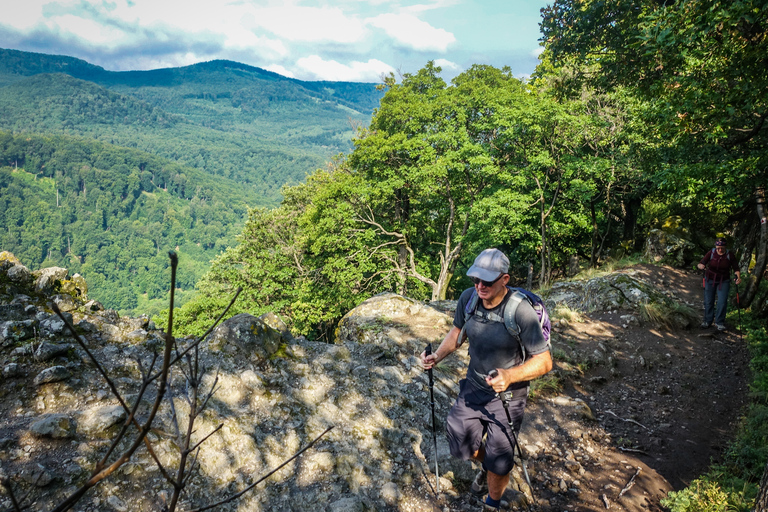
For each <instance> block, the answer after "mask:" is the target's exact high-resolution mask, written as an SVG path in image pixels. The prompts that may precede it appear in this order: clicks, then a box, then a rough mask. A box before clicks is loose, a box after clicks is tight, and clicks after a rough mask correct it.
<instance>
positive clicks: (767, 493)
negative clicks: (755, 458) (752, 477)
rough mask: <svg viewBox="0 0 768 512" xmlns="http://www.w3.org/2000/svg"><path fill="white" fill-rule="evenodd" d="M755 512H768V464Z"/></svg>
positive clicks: (767, 464) (761, 482) (761, 481)
mask: <svg viewBox="0 0 768 512" xmlns="http://www.w3.org/2000/svg"><path fill="white" fill-rule="evenodd" d="M755 512H768V463H766V464H765V470H764V471H763V478H762V479H761V480H760V492H759V493H758V494H757V499H756V500H755Z"/></svg>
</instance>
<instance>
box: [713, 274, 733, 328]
mask: <svg viewBox="0 0 768 512" xmlns="http://www.w3.org/2000/svg"><path fill="white" fill-rule="evenodd" d="M730 291H731V281H730V280H725V281H723V282H721V283H720V284H719V286H718V287H717V314H715V323H716V324H717V325H719V326H722V325H725V313H726V311H727V310H728V292H730Z"/></svg>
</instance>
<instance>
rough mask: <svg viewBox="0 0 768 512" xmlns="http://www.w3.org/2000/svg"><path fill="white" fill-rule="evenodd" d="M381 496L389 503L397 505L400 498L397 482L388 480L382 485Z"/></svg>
mask: <svg viewBox="0 0 768 512" xmlns="http://www.w3.org/2000/svg"><path fill="white" fill-rule="evenodd" d="M379 496H380V497H381V499H382V500H384V503H386V504H387V505H389V506H395V505H397V502H398V501H399V500H400V489H398V488H397V484H395V483H394V482H387V483H385V484H384V485H382V486H381V489H380V490H379Z"/></svg>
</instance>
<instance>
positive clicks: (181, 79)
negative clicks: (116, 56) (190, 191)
mask: <svg viewBox="0 0 768 512" xmlns="http://www.w3.org/2000/svg"><path fill="white" fill-rule="evenodd" d="M52 73H57V74H52ZM62 73H67V74H62ZM380 97H381V93H380V92H379V91H377V90H376V88H375V85H374V84H359V83H345V82H301V81H298V80H291V79H287V78H285V77H281V76H279V75H277V74H275V73H271V72H268V71H264V70H262V69H259V68H254V67H250V66H245V65H243V64H238V63H235V62H228V61H214V62H207V63H202V64H196V65H193V66H188V67H186V68H174V69H163V70H154V71H134V72H127V73H116V72H109V71H105V70H103V69H102V68H99V67H96V66H90V65H88V64H87V63H85V62H83V61H77V60H76V59H69V58H66V57H53V56H39V55H37V54H29V53H25V52H17V51H13V50H0V129H6V130H12V131H14V132H22V131H23V132H32V133H65V134H69V135H77V136H82V137H88V138H92V139H98V140H100V141H104V142H107V143H110V144H116V145H120V146H125V147H133V148H140V149H141V150H143V151H146V152H149V153H152V154H154V155H157V156H161V157H164V158H166V159H169V160H172V161H174V162H177V163H179V164H181V165H184V166H187V167H193V168H196V169H200V170H202V171H204V172H205V173H208V174H209V175H211V176H215V177H224V178H228V179H231V180H235V181H236V182H237V183H239V184H240V187H244V188H246V189H248V190H249V191H250V192H252V193H253V197H254V200H253V202H252V203H251V206H256V205H259V206H274V205H276V204H277V203H278V202H279V201H280V187H282V186H283V185H284V184H285V183H294V184H295V183H299V182H301V181H303V180H304V178H305V177H306V175H307V174H309V173H310V172H312V171H313V170H314V169H316V168H318V167H321V166H322V165H323V164H324V163H325V162H326V161H327V160H328V159H329V158H331V156H332V155H334V154H335V153H337V152H339V151H349V150H350V149H351V142H350V140H351V138H352V135H353V134H354V127H355V126H363V125H365V124H367V123H368V121H369V119H370V113H371V112H372V110H373V109H374V108H375V106H376V105H377V104H378V101H379V98H380Z"/></svg>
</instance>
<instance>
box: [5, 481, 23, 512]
mask: <svg viewBox="0 0 768 512" xmlns="http://www.w3.org/2000/svg"><path fill="white" fill-rule="evenodd" d="M0 485H2V486H3V487H5V488H6V490H7V491H8V496H9V497H10V498H11V503H12V504H13V510H15V511H16V512H21V503H24V500H23V499H22V501H21V502H19V501H17V500H16V495H15V494H14V493H13V486H12V485H11V479H10V478H8V477H3V478H2V479H0Z"/></svg>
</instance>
